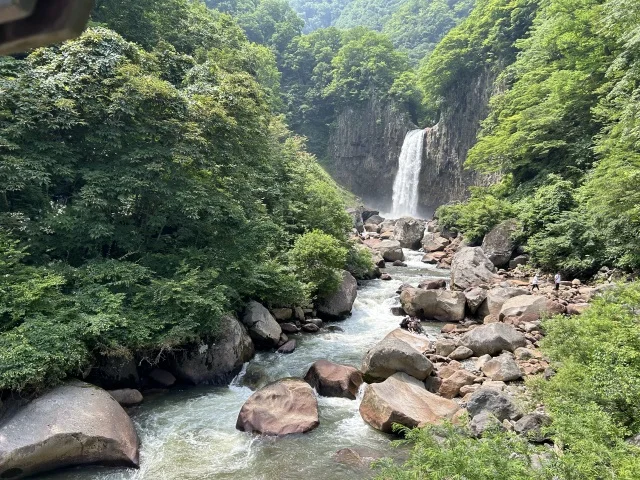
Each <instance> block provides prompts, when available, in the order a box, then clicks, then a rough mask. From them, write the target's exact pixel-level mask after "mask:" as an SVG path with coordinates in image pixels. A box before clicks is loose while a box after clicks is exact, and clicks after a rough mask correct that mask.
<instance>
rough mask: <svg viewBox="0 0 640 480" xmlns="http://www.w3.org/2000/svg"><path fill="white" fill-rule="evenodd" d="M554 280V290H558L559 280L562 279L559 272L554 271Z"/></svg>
mask: <svg viewBox="0 0 640 480" xmlns="http://www.w3.org/2000/svg"><path fill="white" fill-rule="evenodd" d="M554 281H555V283H556V292H557V291H558V290H560V282H561V281H562V277H561V276H560V273H559V272H558V273H556V276H555V277H554Z"/></svg>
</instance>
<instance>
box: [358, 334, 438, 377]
mask: <svg viewBox="0 0 640 480" xmlns="http://www.w3.org/2000/svg"><path fill="white" fill-rule="evenodd" d="M430 346H431V343H430V342H429V340H427V338H426V337H422V336H419V335H414V334H412V333H409V332H407V331H406V330H402V329H400V328H398V329H396V330H394V331H393V332H391V333H389V334H388V335H387V336H386V337H385V338H384V339H383V340H382V341H381V342H380V343H378V344H377V345H375V346H374V347H373V348H372V349H371V350H369V351H368V352H367V354H366V355H365V357H364V360H363V361H362V368H361V371H362V373H363V374H364V378H365V380H366V381H367V382H381V381H383V380H385V379H386V378H388V377H390V376H391V375H393V374H394V373H396V372H404V373H407V374H409V375H411V376H413V377H415V378H417V379H419V380H424V379H426V378H427V377H428V376H429V375H430V374H431V372H432V371H433V364H432V363H431V361H430V360H429V359H428V358H427V357H426V356H425V355H424V352H426V351H427V350H429V347H430Z"/></svg>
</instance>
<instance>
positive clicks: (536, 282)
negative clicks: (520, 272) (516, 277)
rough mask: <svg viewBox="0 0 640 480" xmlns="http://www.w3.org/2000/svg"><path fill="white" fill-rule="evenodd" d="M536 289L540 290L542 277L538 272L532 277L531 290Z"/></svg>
mask: <svg viewBox="0 0 640 480" xmlns="http://www.w3.org/2000/svg"><path fill="white" fill-rule="evenodd" d="M534 290H538V291H540V279H539V278H538V274H537V273H536V274H535V275H534V276H533V278H532V279H531V291H532V292H533V291H534Z"/></svg>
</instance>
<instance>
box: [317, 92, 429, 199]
mask: <svg viewBox="0 0 640 480" xmlns="http://www.w3.org/2000/svg"><path fill="white" fill-rule="evenodd" d="M415 128H417V127H416V126H415V124H414V123H413V122H412V121H411V118H410V116H409V114H408V113H406V112H403V111H402V110H401V109H400V108H398V107H396V106H395V105H393V104H392V103H389V102H383V101H380V100H377V99H371V100H370V101H368V102H367V103H365V104H363V105H361V106H359V107H355V108H354V107H351V108H346V109H345V110H343V111H342V112H341V113H340V114H339V115H338V118H337V121H336V124H335V127H334V128H333V129H332V132H331V136H330V139H329V149H328V155H329V163H330V164H329V171H330V172H331V174H332V176H333V177H334V178H335V179H336V181H337V182H338V183H340V184H341V185H343V186H344V187H346V188H347V189H349V190H350V191H351V192H353V193H354V194H356V195H357V196H359V197H361V198H362V199H363V200H364V201H365V202H366V203H367V204H370V205H372V206H375V207H376V208H380V209H382V210H390V207H391V197H392V193H393V181H394V179H395V175H396V172H397V170H398V158H399V157H400V151H401V150H402V143H403V141H404V137H405V135H406V134H407V132H409V131H410V130H413V129H415Z"/></svg>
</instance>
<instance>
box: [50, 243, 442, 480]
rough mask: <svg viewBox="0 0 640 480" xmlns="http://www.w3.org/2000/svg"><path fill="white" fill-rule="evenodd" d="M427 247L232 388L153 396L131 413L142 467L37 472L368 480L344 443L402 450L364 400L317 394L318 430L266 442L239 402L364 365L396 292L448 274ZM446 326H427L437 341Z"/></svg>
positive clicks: (76, 477) (125, 477)
mask: <svg viewBox="0 0 640 480" xmlns="http://www.w3.org/2000/svg"><path fill="white" fill-rule="evenodd" d="M422 255H423V254H422V253H419V252H414V251H410V250H405V256H406V263H407V265H408V266H407V267H404V268H402V267H392V266H389V267H388V268H387V271H388V272H389V273H391V274H392V275H393V280H392V281H390V282H383V281H381V280H371V281H366V282H364V283H363V285H362V286H361V287H360V288H359V290H358V298H357V300H356V304H355V305H354V310H353V315H352V316H351V317H350V318H349V319H348V320H346V321H344V322H340V323H338V324H336V325H335V326H337V327H339V328H340V330H338V329H335V328H333V329H329V328H326V329H323V330H322V331H321V332H320V333H317V334H315V335H302V334H293V335H291V337H292V338H295V339H296V341H297V342H298V349H297V350H296V351H295V352H294V353H293V354H292V355H280V354H277V353H269V352H261V353H259V354H258V355H257V356H256V358H255V359H253V360H252V361H251V362H250V363H249V364H248V365H247V366H246V368H245V369H244V370H243V372H242V373H241V374H240V375H239V376H238V378H237V379H236V380H235V381H234V382H233V384H232V385H231V386H230V387H228V388H221V387H208V386H202V387H198V388H189V389H186V390H182V391H172V392H170V393H167V394H158V395H149V396H147V397H146V398H145V403H143V404H142V405H141V406H139V407H135V408H133V409H131V411H130V413H131V416H132V418H133V421H134V423H135V425H136V428H137V430H138V433H139V435H140V440H141V445H142V449H141V466H140V470H120V469H115V470H114V469H111V468H109V469H105V468H100V467H94V468H92V467H83V468H79V469H71V470H64V471H61V472H58V473H55V474H51V475H47V476H42V477H39V478H40V479H41V480H209V479H214V478H215V479H216V480H237V479H239V478H242V479H245V480H272V479H278V480H280V479H282V480H297V479H300V478H305V479H308V480H365V479H370V478H371V477H372V476H373V475H374V473H373V472H372V471H370V470H369V469H368V468H365V467H362V466H358V465H345V464H341V463H337V462H336V461H335V460H334V458H333V456H334V453H335V452H336V450H339V449H342V448H352V447H357V448H364V449H366V450H367V451H372V452H374V453H376V454H377V455H382V456H391V457H394V456H400V457H402V456H404V453H403V451H402V450H398V449H395V448H391V446H390V443H389V442H390V440H391V439H392V437H390V436H388V435H385V434H383V433H380V432H378V431H376V430H374V429H373V428H371V427H369V426H368V425H367V424H366V423H365V422H364V420H362V418H361V417H360V413H359V412H358V406H359V403H360V401H359V400H356V401H352V400H347V399H343V398H326V397H318V403H319V410H320V426H319V427H318V428H317V429H315V430H313V431H312V432H309V433H307V434H304V435H292V436H289V437H283V438H278V439H276V438H268V437H258V436H254V435H250V434H248V433H242V432H239V431H237V430H236V429H235V425H236V418H237V416H238V412H239V411H240V408H242V404H243V403H244V402H245V401H246V400H247V398H249V396H250V395H251V394H252V393H253V391H254V390H255V389H257V388H260V387H261V386H263V385H265V384H266V383H268V382H271V381H274V380H277V379H279V378H284V377H291V376H296V377H302V376H304V374H305V373H306V371H307V370H308V368H309V367H310V366H311V364H312V363H313V362H315V361H316V360H320V359H327V360H330V361H333V362H336V363H341V364H344V365H352V366H354V367H359V366H360V365H361V362H362V358H363V357H364V355H365V354H366V352H367V350H369V349H370V348H371V347H372V346H373V345H375V344H376V343H377V342H379V341H380V340H382V338H383V337H384V336H385V335H386V334H387V333H388V332H390V331H391V330H393V329H395V328H397V327H398V323H399V322H400V318H399V317H394V316H393V315H392V314H391V311H390V307H392V306H396V305H398V304H399V303H398V296H397V294H396V290H397V289H398V288H399V287H400V285H402V284H403V283H409V284H413V285H417V284H418V283H419V282H421V281H424V280H430V279H437V278H445V277H446V271H444V270H438V269H436V268H435V267H433V266H429V265H425V264H424V263H422V262H421V258H422ZM440 328H441V325H438V324H426V325H425V329H426V330H427V332H428V333H429V335H430V338H432V339H435V338H436V335H437V334H439V332H440Z"/></svg>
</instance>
